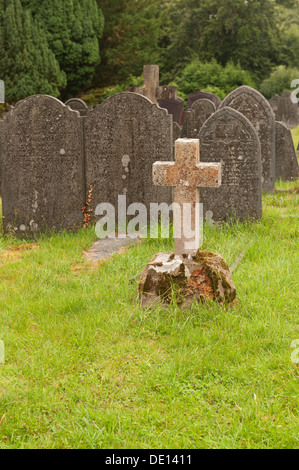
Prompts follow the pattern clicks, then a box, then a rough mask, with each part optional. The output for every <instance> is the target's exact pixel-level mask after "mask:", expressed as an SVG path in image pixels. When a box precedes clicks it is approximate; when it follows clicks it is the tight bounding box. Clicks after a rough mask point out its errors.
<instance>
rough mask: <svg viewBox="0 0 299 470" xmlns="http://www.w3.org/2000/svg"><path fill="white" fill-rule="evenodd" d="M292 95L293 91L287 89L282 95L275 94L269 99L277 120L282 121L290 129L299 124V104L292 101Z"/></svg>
mask: <svg viewBox="0 0 299 470" xmlns="http://www.w3.org/2000/svg"><path fill="white" fill-rule="evenodd" d="M291 95H292V93H291V92H289V91H286V92H285V93H283V94H282V95H281V96H279V95H275V96H273V97H272V98H271V99H270V100H269V103H270V105H271V106H272V109H273V111H274V114H275V119H276V121H279V122H282V123H283V124H285V125H286V126H287V127H288V128H289V129H293V128H294V127H297V126H298V125H299V106H298V104H296V103H293V102H292V100H291Z"/></svg>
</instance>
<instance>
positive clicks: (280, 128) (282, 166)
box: [275, 122, 299, 181]
mask: <svg viewBox="0 0 299 470" xmlns="http://www.w3.org/2000/svg"><path fill="white" fill-rule="evenodd" d="M275 128H276V129H275V139H276V146H275V152H276V157H275V178H276V179H277V180H279V179H282V180H284V181H292V180H295V179H297V178H298V177H299V168H298V160H297V155H296V151H295V147H294V142H293V138H292V134H291V131H290V130H289V129H288V128H287V127H286V126H285V125H284V124H283V123H282V122H276V123H275Z"/></svg>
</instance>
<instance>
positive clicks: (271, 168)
mask: <svg viewBox="0 0 299 470" xmlns="http://www.w3.org/2000/svg"><path fill="white" fill-rule="evenodd" d="M227 106H228V107H230V108H233V109H235V110H236V111H239V112H240V113H242V114H243V115H244V116H245V117H246V118H247V119H248V120H249V121H250V122H251V123H252V124H253V126H254V128H255V129H256V131H257V133H258V136H259V139H260V143H261V156H262V189H263V191H268V192H273V191H274V183H275V116H274V113H273V110H272V108H271V106H270V104H269V102H268V101H267V100H266V98H264V96H263V95H262V94H261V93H259V92H258V91H257V90H254V89H253V88H250V87H248V86H242V87H240V88H237V89H236V90H234V91H232V92H231V93H230V94H229V95H228V96H227V97H226V98H225V99H224V100H223V101H222V103H221V105H220V109H222V108H224V107H227Z"/></svg>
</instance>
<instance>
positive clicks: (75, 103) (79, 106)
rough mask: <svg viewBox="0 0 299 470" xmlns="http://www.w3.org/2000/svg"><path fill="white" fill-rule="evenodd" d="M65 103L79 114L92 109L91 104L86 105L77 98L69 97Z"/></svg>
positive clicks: (82, 114) (84, 113)
mask: <svg viewBox="0 0 299 470" xmlns="http://www.w3.org/2000/svg"><path fill="white" fill-rule="evenodd" d="M65 104H66V106H69V107H70V108H71V109H73V110H74V111H79V113H80V115H81V116H86V114H87V111H88V110H89V109H92V106H87V104H86V103H85V102H84V101H83V100H80V99H79V98H71V99H70V100H68V101H66V103H65Z"/></svg>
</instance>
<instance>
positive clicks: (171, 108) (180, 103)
mask: <svg viewBox="0 0 299 470" xmlns="http://www.w3.org/2000/svg"><path fill="white" fill-rule="evenodd" d="M184 103H185V100H183V98H179V97H178V98H177V99H175V100H169V99H168V100H166V99H165V100H160V101H159V106H160V108H165V109H167V111H168V114H172V116H173V121H174V122H176V123H177V124H180V123H181V120H182V113H183V109H184Z"/></svg>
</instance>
